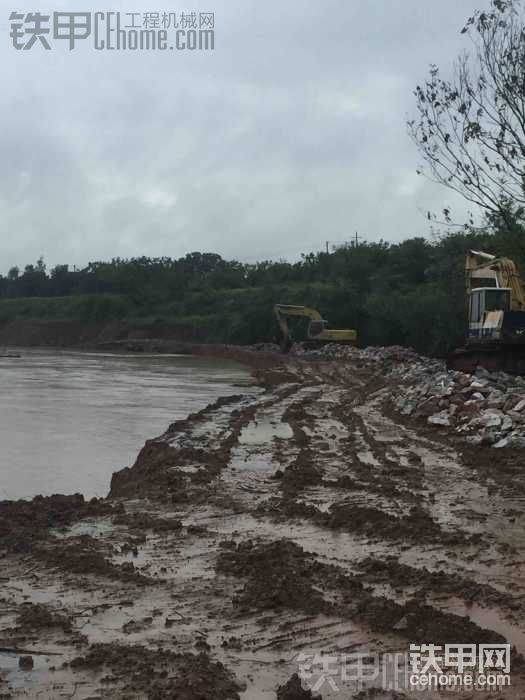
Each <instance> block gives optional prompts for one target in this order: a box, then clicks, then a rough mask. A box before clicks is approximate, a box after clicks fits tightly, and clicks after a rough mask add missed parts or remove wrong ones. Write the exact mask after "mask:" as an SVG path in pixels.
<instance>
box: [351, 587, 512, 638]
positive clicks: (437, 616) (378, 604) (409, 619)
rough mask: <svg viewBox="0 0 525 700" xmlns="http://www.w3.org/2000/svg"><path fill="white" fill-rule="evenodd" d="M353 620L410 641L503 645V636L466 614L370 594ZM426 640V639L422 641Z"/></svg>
mask: <svg viewBox="0 0 525 700" xmlns="http://www.w3.org/2000/svg"><path fill="white" fill-rule="evenodd" d="M356 619H358V620H361V621H363V622H365V623H366V624H368V625H369V626H370V628H371V629H373V630H374V631H377V632H394V633H397V634H400V635H401V636H403V637H406V638H408V639H410V640H411V641H412V642H414V643H421V644H425V643H427V642H428V640H429V639H431V640H432V643H433V644H441V645H443V644H455V643H457V640H458V639H461V642H462V643H464V644H491V643H495V644H504V643H505V642H506V640H505V638H504V637H502V636H501V634H498V633H497V632H493V631H492V630H488V629H483V628H481V627H479V626H478V625H476V624H475V623H474V622H471V621H470V620H469V619H468V618H466V617H460V616H459V615H452V614H450V613H444V612H441V611H440V610H437V609H436V608H433V607H432V606H430V605H420V604H419V603H418V602H416V601H411V602H409V603H406V604H405V605H399V604H398V603H395V602H394V601H393V600H390V599H388V598H383V597H381V598H375V597H373V596H370V597H368V598H367V599H365V600H363V602H362V605H361V606H360V609H358V610H357V614H356ZM425 640H427V642H425Z"/></svg>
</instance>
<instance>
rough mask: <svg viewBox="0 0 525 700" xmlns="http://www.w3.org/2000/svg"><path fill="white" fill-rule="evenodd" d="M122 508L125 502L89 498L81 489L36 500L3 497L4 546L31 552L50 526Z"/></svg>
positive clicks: (0, 543)
mask: <svg viewBox="0 0 525 700" xmlns="http://www.w3.org/2000/svg"><path fill="white" fill-rule="evenodd" d="M121 510H122V506H115V505H113V504H111V503H107V502H106V501H104V500H102V499H97V498H93V499H92V500H91V501H85V500H84V497H83V496H82V495H81V494H79V493H77V494H74V495H73V496H62V495H54V496H35V498H33V500H32V501H0V547H6V548H7V549H8V550H9V551H14V552H27V551H30V550H31V548H32V546H33V544H34V543H35V542H37V541H40V540H43V539H45V538H46V537H47V535H48V530H49V529H50V528H61V527H67V526H69V525H71V524H72V523H74V522H76V521H78V520H82V519H84V518H88V517H96V516H105V515H108V514H111V513H116V512H120V511H121Z"/></svg>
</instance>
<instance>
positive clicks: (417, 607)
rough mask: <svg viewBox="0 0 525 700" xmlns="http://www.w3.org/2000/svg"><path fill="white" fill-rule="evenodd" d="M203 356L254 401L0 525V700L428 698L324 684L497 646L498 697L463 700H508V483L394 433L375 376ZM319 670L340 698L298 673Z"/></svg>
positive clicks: (483, 462) (515, 504)
mask: <svg viewBox="0 0 525 700" xmlns="http://www.w3.org/2000/svg"><path fill="white" fill-rule="evenodd" d="M209 349H210V348H209V347H208V348H206V350H207V351H209ZM220 352H221V353H223V354H222V355H221V356H226V355H227V356H229V357H232V356H234V357H235V359H243V360H245V361H246V362H247V363H249V364H250V366H251V367H252V368H253V369H254V373H255V375H256V376H257V377H258V381H259V387H258V388H257V389H254V390H250V389H246V390H245V391H244V393H242V394H237V395H235V396H230V397H225V398H222V399H220V400H218V401H216V402H214V403H212V404H210V405H209V406H208V407H206V408H205V409H204V410H202V411H199V412H197V413H195V414H193V415H190V416H188V417H187V418H186V419H185V420H182V421H176V422H175V423H173V424H172V425H170V426H169V427H168V428H167V430H166V431H165V432H164V433H163V434H162V435H160V436H159V437H158V438H156V439H154V440H150V441H148V442H147V443H146V445H145V446H144V448H143V449H142V451H141V452H140V454H139V455H138V457H137V460H136V462H135V464H134V465H133V466H132V467H130V468H127V469H123V470H120V471H118V472H116V473H115V474H114V476H113V479H112V482H111V492H110V496H109V498H108V499H105V500H98V501H91V502H85V501H84V499H82V497H81V496H72V497H58V496H55V497H51V498H49V499H42V498H39V499H35V500H33V501H32V502H23V501H22V502H16V503H12V502H7V503H0V556H1V557H2V562H3V569H2V572H0V575H1V577H2V584H3V587H2V592H1V593H0V648H3V649H10V650H11V656H10V658H14V659H16V660H17V663H18V660H20V662H21V663H22V664H29V661H23V662H22V661H21V660H22V658H25V657H27V656H28V655H29V656H31V657H32V658H33V663H34V670H33V671H27V670H25V671H23V670H16V664H15V669H14V670H13V665H12V664H11V666H9V664H4V665H2V660H3V658H4V656H3V655H2V651H1V650H0V678H1V676H2V675H3V676H4V678H5V680H6V681H7V683H4V685H2V684H1V680H0V693H2V692H7V693H9V694H10V695H11V696H13V697H15V698H16V697H22V696H23V693H26V695H25V696H26V697H27V693H28V692H29V696H30V697H31V692H32V691H33V689H34V688H35V687H36V686H34V685H33V686H32V685H31V683H32V682H34V679H35V678H36V679H38V690H39V692H41V694H42V697H49V698H54V697H60V696H71V697H72V696H74V695H75V693H76V692H77V690H79V689H81V692H82V694H83V695H82V697H101V698H110V697H111V698H155V699H156V698H164V697H180V698H183V699H184V700H185V699H186V698H187V699H188V700H189V699H190V698H197V697H198V698H204V699H206V700H207V699H209V700H212V699H216V698H219V699H224V700H227V699H228V698H237V697H240V696H241V695H242V694H243V693H244V695H243V697H246V698H250V697H260V698H263V699H264V698H267V699H268V700H275V699H276V698H277V699H278V700H297V699H299V698H300V699H301V700H303V699H304V700H306V699H307V698H310V699H312V698H315V697H317V696H318V695H321V696H322V697H323V698H324V700H329V699H330V698H332V699H337V698H343V697H344V698H345V699H346V698H355V699H356V700H357V699H361V698H376V699H377V700H394V698H396V699H397V700H399V699H400V698H403V699H405V698H409V697H414V698H437V697H439V693H434V692H432V691H428V692H424V693H421V692H418V693H416V694H415V695H414V694H412V693H411V691H410V688H409V687H407V685H406V683H404V682H403V679H400V680H398V681H396V682H397V686H396V687H395V690H392V687H391V686H390V687H389V686H388V683H389V682H392V678H391V677H388V678H386V679H385V678H382V677H380V676H378V677H376V678H374V679H372V680H369V681H368V682H367V683H365V684H364V686H363V684H359V682H357V681H355V679H348V678H346V679H345V677H344V673H343V670H344V669H343V668H342V666H341V664H343V660H344V658H345V656H346V657H347V656H348V655H349V654H358V655H360V658H362V659H370V658H375V657H377V658H378V659H382V658H383V656H384V655H385V654H386V652H387V651H388V652H389V653H399V654H401V655H404V654H407V653H408V650H409V646H410V644H411V643H412V644H415V643H420V644H434V645H444V644H451V643H452V644H457V643H460V644H494V645H498V644H503V643H505V641H508V642H509V643H510V644H511V645H513V647H514V650H513V652H512V659H511V661H512V686H511V688H510V689H509V688H505V689H502V690H501V691H497V693H495V694H494V693H492V694H491V693H486V692H482V691H480V692H477V693H476V697H479V698H480V700H485V698H487V700H488V698H489V697H490V698H493V699H494V700H495V698H510V699H512V698H516V699H517V698H522V697H525V678H524V677H523V676H522V672H523V660H522V657H521V655H520V654H521V653H523V652H524V651H525V635H524V634H523V632H522V629H523V625H524V623H525V606H524V605H523V601H524V600H525V584H524V583H523V580H524V579H523V571H524V569H523V561H524V560H525V541H524V537H523V531H524V530H523V525H524V524H525V523H524V522H523V515H522V509H521V506H520V503H521V502H520V494H519V493H518V494H516V492H514V491H513V490H512V489H511V488H510V486H511V484H512V483H513V479H515V477H516V474H515V470H502V471H501V473H498V474H497V475H494V472H493V469H492V471H491V466H490V464H491V462H490V460H491V456H490V455H489V456H487V455H486V454H485V455H484V454H482V453H481V452H480V451H479V448H475V447H471V446H468V445H467V446H465V448H464V449H463V450H462V451H458V449H457V444H456V443H455V442H454V441H452V440H448V439H447V437H446V436H445V437H443V435H441V436H440V437H439V439H436V438H437V436H438V434H437V433H433V432H432V430H431V429H430V427H429V426H427V429H426V430H425V431H424V432H423V431H421V430H419V428H418V424H417V423H415V422H406V421H405V420H401V419H399V417H398V416H396V414H395V413H393V412H392V410H391V406H389V403H388V396H389V390H388V387H387V386H386V383H387V382H388V379H387V378H386V377H385V374H384V373H383V371H382V370H383V368H382V367H380V366H378V365H377V364H374V363H369V364H367V363H363V362H360V361H359V362H358V361H356V362H353V361H351V360H347V361H337V362H334V361H326V360H323V359H318V360H316V361H309V360H308V359H297V358H295V359H294V358H291V359H289V360H286V361H283V360H282V358H280V357H277V356H275V355H273V354H272V353H271V352H269V353H264V352H260V353H258V352H254V351H252V350H242V349H236V350H235V351H234V352H235V354H234V353H231V354H229V355H228V352H229V350H228V348H224V347H223V348H222V349H221V350H220ZM480 475H483V478H480ZM496 481H497V484H496ZM4 584H5V585H4ZM323 655H324V656H325V657H326V656H328V657H329V658H330V660H331V661H330V663H331V664H332V668H335V671H334V672H335V675H334V676H333V677H332V680H333V681H334V683H335V684H336V686H337V688H338V690H337V692H336V691H335V690H334V688H333V685H332V684H330V683H322V682H321V685H320V686H319V685H317V687H316V688H315V689H314V685H315V683H316V681H318V680H319V673H318V674H317V675H316V674H315V673H313V675H312V674H311V675H310V676H308V675H307V674H306V675H305V674H304V673H303V672H302V670H301V663H300V658H301V657H306V658H309V659H315V658H317V659H320V658H321V659H322V658H323ZM334 659H335V661H334ZM26 668H29V665H28V666H27V667H26ZM24 673H25V674H28V675H25V676H24ZM321 681H322V678H321ZM455 697H457V698H458V700H466V698H468V697H471V694H470V695H469V694H468V693H467V694H465V693H462V692H461V691H459V692H457V693H456V694H455Z"/></svg>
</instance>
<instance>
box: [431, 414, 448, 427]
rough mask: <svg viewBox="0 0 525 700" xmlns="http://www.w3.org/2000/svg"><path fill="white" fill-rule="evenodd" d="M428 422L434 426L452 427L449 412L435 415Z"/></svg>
mask: <svg viewBox="0 0 525 700" xmlns="http://www.w3.org/2000/svg"><path fill="white" fill-rule="evenodd" d="M427 421H428V423H432V425H450V416H449V414H448V412H447V411H440V412H439V413H434V415H433V416H429V417H428V418H427Z"/></svg>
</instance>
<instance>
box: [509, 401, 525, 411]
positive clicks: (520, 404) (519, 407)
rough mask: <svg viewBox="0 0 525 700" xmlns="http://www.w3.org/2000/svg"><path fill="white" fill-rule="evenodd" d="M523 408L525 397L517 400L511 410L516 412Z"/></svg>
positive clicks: (524, 406)
mask: <svg viewBox="0 0 525 700" xmlns="http://www.w3.org/2000/svg"><path fill="white" fill-rule="evenodd" d="M524 408H525V399H521V401H518V403H517V404H516V405H515V406H514V408H513V409H512V410H513V411H516V413H521V411H523V409H524Z"/></svg>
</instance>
